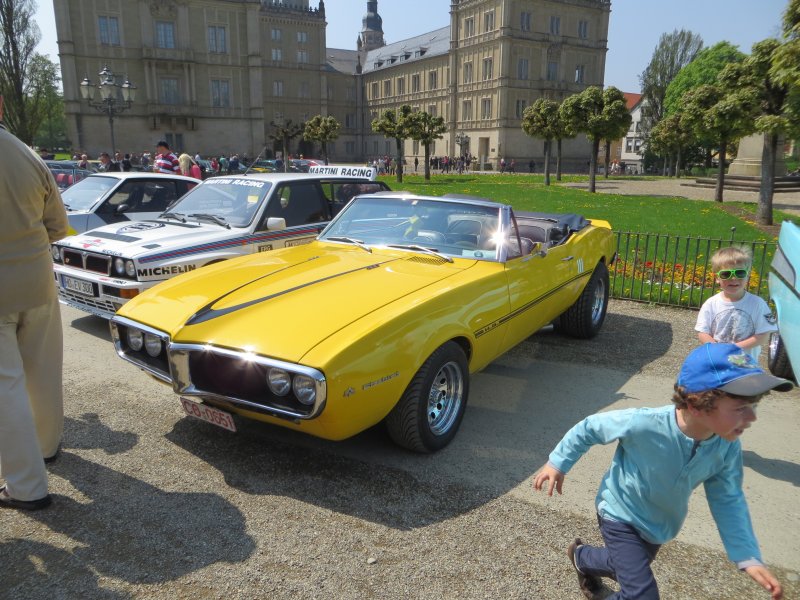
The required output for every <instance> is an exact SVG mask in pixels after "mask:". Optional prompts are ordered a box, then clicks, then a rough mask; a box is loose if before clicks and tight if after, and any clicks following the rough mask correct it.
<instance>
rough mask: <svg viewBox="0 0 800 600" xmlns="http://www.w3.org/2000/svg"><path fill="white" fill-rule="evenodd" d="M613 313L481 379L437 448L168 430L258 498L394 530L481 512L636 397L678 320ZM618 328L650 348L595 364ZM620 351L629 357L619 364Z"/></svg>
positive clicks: (528, 345) (199, 425) (243, 429)
mask: <svg viewBox="0 0 800 600" xmlns="http://www.w3.org/2000/svg"><path fill="white" fill-rule="evenodd" d="M610 316H611V315H610ZM612 321H617V322H616V323H613V322H612V323H611V326H609V327H607V328H604V329H603V331H602V332H601V333H600V335H598V336H597V337H596V338H594V339H593V340H583V341H577V340H570V339H568V338H565V337H563V336H561V335H559V334H557V333H554V332H543V333H541V334H537V335H536V336H533V337H532V338H531V339H529V340H527V341H526V342H523V344H521V345H520V346H517V347H516V348H514V349H513V350H511V351H510V352H508V353H507V354H505V355H504V356H502V357H500V358H499V359H498V360H496V361H495V362H493V363H492V364H491V365H489V367H488V368H486V369H485V370H484V371H483V372H481V373H479V374H477V375H475V376H473V377H472V380H471V392H470V405H469V406H468V407H467V411H466V413H465V416H464V420H463V422H462V425H461V430H460V431H459V433H458V435H457V436H456V438H455V440H454V441H453V442H452V443H451V444H450V445H449V446H448V447H446V448H445V449H444V450H442V451H440V452H438V453H436V454H432V455H419V454H414V453H411V452H407V451H405V450H403V449H401V448H399V447H397V446H395V445H394V444H393V443H392V442H391V441H390V439H389V437H388V435H386V434H385V432H384V430H383V427H382V426H380V425H379V426H376V427H373V428H371V429H369V430H367V431H365V432H363V433H361V434H360V435H358V436H355V437H353V438H350V439H348V440H345V441H343V442H328V441H325V440H320V439H317V438H313V437H310V436H305V435H303V434H300V433H297V432H294V431H291V430H288V429H284V428H281V427H277V426H272V425H267V424H264V423H260V422H255V421H251V420H246V419H241V418H237V427H238V432H237V433H236V434H230V433H229V432H227V431H224V430H222V429H219V428H217V427H214V426H213V425H209V424H207V423H204V422H201V421H197V420H195V419H192V418H190V417H186V418H184V419H181V420H180V421H177V422H176V423H175V425H174V427H173V429H172V430H171V431H170V432H169V433H168V434H167V435H166V437H167V439H168V440H170V441H171V442H172V443H174V444H175V445H177V446H179V447H180V448H182V449H184V450H186V451H187V452H189V453H191V454H194V455H195V456H196V457H198V458H199V459H200V460H202V461H204V462H207V463H209V464H211V465H212V466H213V467H214V468H215V469H217V470H218V471H219V472H220V473H222V475H223V476H224V479H225V482H226V483H227V484H228V485H230V486H233V487H234V488H236V489H239V490H241V491H243V492H246V493H248V494H254V495H263V496H269V495H281V496H287V497H291V498H294V499H297V500H300V501H302V502H307V503H311V504H314V505H318V506H321V507H323V508H325V509H328V510H331V511H335V512H339V513H343V514H346V515H351V516H354V517H358V518H361V519H366V520H369V521H372V522H376V523H380V524H383V525H386V526H388V527H392V528H399V529H410V528H417V527H424V526H426V525H429V524H432V523H437V522H441V521H444V520H447V519H450V518H453V517H454V516H457V515H460V514H463V513H466V512H468V511H471V510H473V509H475V508H476V507H478V506H481V505H483V504H485V503H487V502H490V501H492V500H494V499H496V498H498V497H500V496H502V495H503V494H505V493H507V492H508V491H509V490H511V489H513V488H515V487H516V486H518V485H519V484H521V483H522V482H524V481H525V480H527V479H528V478H530V477H531V475H532V474H533V473H534V472H535V471H536V470H537V469H538V468H539V467H540V466H541V464H542V463H544V462H545V461H546V459H547V456H548V454H549V452H550V451H551V450H552V447H553V446H554V445H555V443H556V442H557V441H558V440H559V439H560V438H561V436H563V434H564V433H565V432H566V431H567V430H568V429H569V428H570V427H571V426H572V425H573V424H575V423H576V422H578V421H579V420H581V419H582V418H584V417H585V416H587V415H589V414H592V413H594V412H597V411H600V410H603V409H605V408H607V407H608V406H609V405H611V404H614V403H616V402H618V401H619V400H624V401H628V402H633V403H635V402H637V401H638V399H636V398H630V397H629V396H628V394H627V392H626V391H625V390H624V388H625V386H626V384H627V383H628V381H629V380H630V378H631V376H632V375H633V374H634V373H637V372H639V371H640V370H641V369H642V367H643V366H644V365H645V364H646V363H648V362H650V361H651V360H654V359H656V358H658V357H659V356H661V355H663V354H664V353H665V352H666V351H667V350H668V349H669V346H670V344H671V341H672V335H671V325H670V324H669V323H664V322H660V321H652V320H646V319H640V318H636V317H628V316H622V315H614V316H613V319H612ZM615 327H621V328H622V329H623V330H625V331H637V332H641V331H642V330H643V328H644V330H645V331H648V333H649V335H648V336H647V338H648V339H647V343H646V344H645V343H643V344H642V346H643V348H642V349H641V351H639V349H631V348H630V345H628V346H625V345H620V346H619V349H618V350H617V351H614V352H610V356H608V357H607V358H604V359H603V360H597V356H598V354H602V353H603V352H605V351H606V349H607V348H608V346H609V344H616V343H617V342H618V337H620V336H622V335H623V334H621V333H620V332H617V331H614V329H615ZM654 329H657V330H656V331H654ZM639 337H644V336H641V335H639ZM556 349H557V350H556ZM631 350H633V351H631ZM616 352H621V353H624V355H625V357H626V358H625V360H624V361H621V364H618V363H617V362H616V361H615V360H614V356H615V355H616ZM542 355H546V356H547V359H546V360H544V359H542ZM554 356H555V357H556V358H555V359H554V358H553V357H554ZM559 357H560V358H564V359H565V360H564V362H558V360H559ZM567 359H568V361H567ZM584 360H585V362H584ZM604 361H607V362H608V363H612V362H613V367H611V366H609V365H608V364H604ZM667 398H669V395H667ZM648 400H649V401H650V403H652V400H650V399H649V398H648ZM376 467H377V468H376Z"/></svg>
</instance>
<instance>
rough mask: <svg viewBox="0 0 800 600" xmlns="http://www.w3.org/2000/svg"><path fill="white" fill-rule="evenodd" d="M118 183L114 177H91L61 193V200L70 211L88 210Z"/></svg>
mask: <svg viewBox="0 0 800 600" xmlns="http://www.w3.org/2000/svg"><path fill="white" fill-rule="evenodd" d="M118 183H119V179H117V178H116V177H104V176H102V175H91V176H89V177H86V178H85V179H83V180H81V181H79V182H78V183H76V184H74V185H72V186H70V187H68V188H67V189H65V190H64V191H63V192H61V199H62V200H63V201H64V204H65V205H66V206H69V208H70V210H89V209H90V208H91V207H92V206H94V204H95V202H97V201H98V200H100V198H102V197H103V196H105V195H106V194H107V193H108V190H110V189H111V188H113V187H115V186H116V185H117V184H118Z"/></svg>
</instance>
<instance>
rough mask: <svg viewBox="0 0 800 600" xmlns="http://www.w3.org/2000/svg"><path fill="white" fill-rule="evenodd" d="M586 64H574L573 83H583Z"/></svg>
mask: <svg viewBox="0 0 800 600" xmlns="http://www.w3.org/2000/svg"><path fill="white" fill-rule="evenodd" d="M585 71H586V65H575V83H583V77H584V73H585Z"/></svg>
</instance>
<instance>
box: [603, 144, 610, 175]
mask: <svg viewBox="0 0 800 600" xmlns="http://www.w3.org/2000/svg"><path fill="white" fill-rule="evenodd" d="M610 165H611V140H606V162H605V165H604V170H605V173H604V176H605V178H606V179H608V167H609V166H610Z"/></svg>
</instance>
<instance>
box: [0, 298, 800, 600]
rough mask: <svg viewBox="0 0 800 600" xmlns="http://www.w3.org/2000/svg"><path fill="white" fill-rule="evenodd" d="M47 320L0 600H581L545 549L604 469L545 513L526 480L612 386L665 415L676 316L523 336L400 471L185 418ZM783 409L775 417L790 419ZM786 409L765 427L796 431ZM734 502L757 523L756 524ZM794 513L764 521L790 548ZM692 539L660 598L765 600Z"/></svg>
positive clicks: (382, 452)
mask: <svg viewBox="0 0 800 600" xmlns="http://www.w3.org/2000/svg"><path fill="white" fill-rule="evenodd" d="M62 309H63V311H62V312H63V315H64V320H65V323H64V326H65V345H66V364H65V385H66V414H67V420H66V431H65V442H64V452H63V453H62V456H61V458H60V459H59V460H58V461H57V462H56V463H54V464H53V465H51V466H50V467H49V470H50V473H51V490H52V492H53V494H54V505H53V506H52V508H50V509H48V510H45V511H41V512H38V513H31V514H25V513H22V512H16V511H9V510H4V511H0V598H3V599H5V598H8V599H13V600H25V599H28V598H31V599H40V598H41V599H45V598H46V599H48V600H50V599H62V598H63V599H73V598H82V599H83V598H88V599H93V598H102V599H106V598H108V599H127V598H147V599H151V598H159V599H160V598H164V599H169V600H174V599H182V598H187V599H189V598H191V599H195V598H225V599H226V600H228V599H233V598H281V599H282V598H302V599H306V598H320V599H327V598H336V599H351V598H352V599H354V600H355V599H359V600H360V599H365V598H381V599H383V598H387V599H393V598H422V599H427V598H431V599H441V598H447V599H449V598H459V599H471V598H475V599H497V598H503V599H527V598H537V599H540V598H541V599H553V600H563V599H564V598H567V599H569V598H575V599H578V598H581V597H582V596H581V595H580V593H579V592H578V590H577V586H576V584H575V576H574V572H573V571H572V569H571V567H570V566H569V564H568V562H567V559H566V557H565V554H564V551H565V547H566V545H567V544H568V543H569V541H570V540H571V538H572V537H573V536H575V535H576V534H580V535H581V536H584V537H585V538H587V539H588V540H590V541H595V542H596V541H599V538H598V535H597V531H596V524H595V523H593V520H592V517H591V496H592V495H593V493H594V490H595V489H596V485H597V477H598V476H599V473H600V472H602V471H601V470H600V467H597V466H591V467H587V471H593V472H591V473H588V472H586V473H585V472H581V471H576V473H575V475H574V476H572V477H571V480H570V486H571V487H569V494H566V493H565V496H564V497H563V498H558V499H551V500H550V501H548V500H547V499H545V498H542V497H541V496H535V497H534V494H533V493H532V492H531V490H530V477H531V476H532V474H533V472H534V471H535V469H536V468H537V467H538V466H539V465H540V464H541V462H542V461H543V460H544V457H545V456H546V454H547V452H548V451H549V449H550V446H551V445H552V443H553V440H554V439H557V437H558V436H560V434H562V433H563V431H564V429H565V427H566V426H568V425H569V424H572V423H573V422H575V421H577V420H578V419H579V418H580V416H582V415H583V414H586V413H587V412H593V411H594V410H599V409H605V408H607V407H608V406H612V405H613V404H612V403H611V400H607V399H606V398H607V397H608V398H610V397H612V396H620V392H621V396H620V398H619V399H618V401H619V402H623V403H625V402H628V403H630V402H637V401H638V400H637V399H636V398H634V397H633V395H634V394H633V393H632V392H631V391H630V389H631V388H630V385H631V381H633V380H636V381H640V382H643V384H644V385H643V389H644V390H647V389H649V388H650V387H652V388H653V389H654V390H655V391H654V392H651V393H650V396H655V397H656V399H660V401H665V400H666V398H665V397H664V390H665V389H666V390H668V387H669V381H670V379H671V378H672V377H673V376H674V373H675V372H676V371H677V368H678V365H679V364H680V362H681V360H682V358H683V355H684V354H685V352H686V349H687V348H689V347H692V345H693V344H694V337H693V334H692V331H691V330H692V325H693V323H694V319H695V315H696V313H694V312H691V311H684V310H678V309H670V308H663V307H652V306H648V305H640V304H635V303H632V302H612V304H611V311H610V314H609V317H608V320H607V322H606V325H605V327H604V329H603V331H602V332H601V334H600V336H598V337H597V338H595V339H594V340H591V341H588V342H585V341H584V342H578V341H574V340H569V339H566V338H563V337H561V336H560V335H558V334H555V333H553V332H551V331H543V332H540V333H538V334H536V335H535V336H533V337H531V338H530V339H529V340H527V341H526V342H524V343H523V344H521V345H520V346H518V347H517V348H515V349H514V350H513V351H511V352H509V353H508V354H507V355H505V356H504V357H502V358H501V359H499V360H498V361H496V362H495V363H493V364H492V365H490V367H489V368H487V369H486V371H485V372H484V373H482V374H479V375H478V376H476V377H475V378H474V385H473V389H472V396H471V399H470V402H471V406H470V408H469V410H468V412H467V416H466V417H465V421H464V424H463V426H462V430H461V431H460V432H459V436H457V438H456V441H455V442H454V443H453V444H452V445H451V446H449V447H448V448H447V449H445V450H444V451H443V452H441V453H439V454H437V455H435V456H417V455H411V454H409V453H406V452H403V451H401V450H398V449H397V448H396V447H394V446H392V445H391V443H390V442H389V441H388V439H387V437H386V436H385V434H384V433H383V431H382V430H381V429H380V428H375V429H373V430H370V431H367V432H365V433H364V434H362V435H359V436H357V437H356V438H354V439H352V440H348V441H346V442H342V443H329V442H324V441H321V440H316V439H313V438H307V437H304V436H300V435H298V434H294V433H292V432H289V431H286V430H282V429H278V428H274V427H269V426H263V425H260V424H255V423H252V422H245V421H242V420H239V421H238V423H239V426H240V431H239V432H238V433H237V434H235V435H231V434H229V433H228V432H225V431H223V430H220V429H217V428H214V427H213V426H210V425H207V424H205V423H201V422H198V421H194V420H191V419H189V418H186V417H183V416H182V413H181V411H180V408H179V406H178V403H177V402H176V401H175V399H174V397H173V395H172V392H171V391H170V390H168V389H167V388H165V387H164V386H162V385H160V384H158V383H156V382H154V381H153V380H151V379H149V378H148V377H146V376H144V375H143V374H142V373H140V372H137V371H136V370H135V369H133V368H132V367H130V365H127V364H125V363H123V362H122V361H120V360H119V359H117V358H116V357H115V356H113V351H112V349H111V346H110V343H109V341H108V333H107V325H106V323H105V322H103V321H101V320H99V319H95V318H92V317H84V316H82V314H81V313H78V312H77V311H74V310H72V309H69V308H66V307H62ZM587 390H588V391H587ZM589 391H591V393H589ZM643 393H647V392H643ZM791 395H792V397H791V398H789V399H787V400H785V404H783V405H782V406H786V407H788V406H790V403H791V402H793V403H794V405H795V406H797V405H798V399H800V394H796V392H792V393H791ZM650 401H651V402H652V401H653V398H652V397H651V398H650ZM791 410H792V411H793V412H790V411H789V410H787V411H786V412H785V413H780V412H779V413H778V416H777V418H778V419H780V417H781V416H783V417H784V418H785V419H796V416H797V414H798V411H797V410H796V409H791ZM787 415H788V416H787ZM770 427H775V428H776V431H777V428H778V427H779V424H770ZM787 427H790V428H791V423H788V424H787ZM766 437H769V436H766ZM754 439H755V438H754ZM759 443H761V442H759ZM764 443H766V442H764ZM778 443H779V444H781V441H780V440H778ZM787 446H791V445H789V444H783V446H782V448H783V453H782V452H781V449H780V448H779V449H778V450H769V451H764V450H760V452H761V453H762V455H766V456H771V457H780V458H776V459H775V464H771V467H770V468H772V469H773V470H772V471H770V472H771V473H773V474H777V475H773V476H777V479H778V480H779V481H777V482H776V483H775V485H776V486H778V485H780V486H782V488H781V489H785V490H786V491H785V493H787V494H789V495H788V496H783V495H779V496H778V495H776V497H775V498H773V499H772V500H773V502H776V503H778V506H780V505H781V503H784V504H783V506H785V507H786V506H788V507H792V506H796V505H797V502H798V492H797V491H796V490H797V488H798V486H800V475H799V474H798V464H800V460H798V458H797V453H796V452H795V451H794V450H792V449H791V448H788V447H787ZM754 448H758V445H756V446H754ZM793 452H794V454H793ZM601 458H602V457H601ZM587 459H588V457H587ZM601 462H602V461H601ZM589 464H593V463H589ZM765 469H766V467H765ZM754 476H755V477H759V476H760V474H759V473H756V474H755V475H754ZM750 477H751V475H750V474H748V481H752V479H750ZM781 478H782V480H781ZM757 481H761V480H760V479H758V480H757ZM770 485H772V484H770ZM764 487H765V490H766V491H765V493H770V494H771V493H772V492H771V490H772V489H773V488H772V487H769V485H765V486H764ZM571 494H572V495H571ZM581 494H584V495H585V497H586V498H588V501H584V499H583V498H584V496H582V495H581ZM568 498H571V499H572V500H570V501H567V499H568ZM569 502H578V503H580V504H581V508H576V506H577V504H570V503H569ZM759 504H760V501H759ZM754 508H755V510H754V515H755V517H756V526H757V528H759V529H761V528H763V526H762V525H761V521H760V520H761V519H762V518H767V515H765V514H764V513H765V512H768V511H769V512H774V510H773V509H772V508H771V507H770V508H769V509H767V508H765V509H764V510H763V511H762V510H761V509H762V506H760V505H756V506H755V507H754ZM794 512H796V511H793V509H791V508H790V509H788V513H789V514H787V513H786V509H784V513H782V514H781V515H779V517H780V518H783V519H786V521H785V524H784V525H783V527H782V528H783V529H786V530H788V532H789V535H791V534H792V532H794V535H796V533H797V531H798V527H797V521H796V518H795V517H794V516H793V514H794ZM696 519H697V518H696V517H695V518H692V517H690V521H691V522H687V528H689V529H691V527H692V526H695V525H697V522H696ZM792 519H794V520H792ZM764 529H766V528H764ZM773 529H774V530H778V529H781V527H774V528H773ZM703 531H705V530H703ZM779 533H781V532H779V531H772V530H764V531H761V534H762V544H765V545H766V546H768V547H769V548H770V549H772V548H773V546H772V545H771V544H772V537H773V535H778V534H779ZM703 535H704V534H703V533H702V532H701V534H700V535H697V536H695V537H692V538H687V539H689V541H681V540H680V539H679V541H676V542H673V543H670V544H668V545H667V546H665V548H664V549H663V550H662V553H661V554H659V559H658V561H657V562H656V563H655V569H656V572H657V577H658V580H659V585H660V587H661V591H662V597H664V598H681V599H695V598H696V599H698V600H699V599H701V598H702V599H707V598H726V599H732V600H745V599H747V600H751V599H753V598H761V597H763V598H766V597H767V596H766V594H764V593H762V592H761V591H760V588H758V587H757V586H755V585H754V584H753V583H752V582H751V581H750V580H749V578H747V577H746V576H744V575H742V574H739V573H737V572H736V570H735V568H734V567H733V566H732V565H731V564H730V563H729V562H727V560H726V559H725V557H724V555H723V553H722V551H721V546H720V544H719V541H718V539H717V538H716V537H715V536H714V535H713V534H712V535H708V536H706V537H708V540H706V541H703V539H702V537H703ZM770 551H772V550H770ZM799 554H800V552H796V551H794V550H793V549H790V550H786V551H783V552H782V554H781V557H782V558H781V560H778V561H776V562H777V563H778V564H779V565H780V564H782V565H784V566H783V567H781V566H779V567H777V568H776V569H775V570H776V572H777V573H778V574H779V577H781V579H782V580H783V582H784V583H785V585H786V588H787V598H798V597H800V582H798V579H800V578H798V575H797V572H798V571H800V559H798V555H799ZM783 555H786V556H783Z"/></svg>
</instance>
